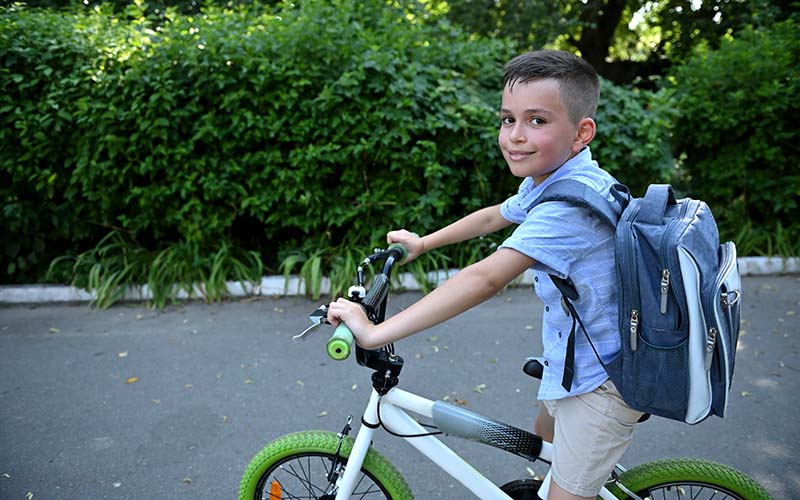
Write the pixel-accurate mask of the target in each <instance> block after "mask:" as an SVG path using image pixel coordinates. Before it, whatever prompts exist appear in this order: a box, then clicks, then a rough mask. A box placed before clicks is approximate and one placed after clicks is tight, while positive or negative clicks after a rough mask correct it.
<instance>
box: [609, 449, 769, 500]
mask: <svg viewBox="0 0 800 500" xmlns="http://www.w3.org/2000/svg"><path fill="white" fill-rule="evenodd" d="M619 481H620V482H621V483H622V484H623V485H625V487H626V488H628V489H629V490H630V491H633V492H634V493H636V494H637V495H639V496H641V497H643V498H644V497H646V496H648V495H649V494H650V493H649V492H650V491H652V490H655V489H658V488H667V487H672V488H676V487H683V488H684V489H687V488H689V487H690V486H689V485H692V486H693V487H697V486H703V487H708V488H715V490H717V491H720V492H725V493H726V494H728V495H730V496H731V497H732V498H737V497H738V498H740V499H742V500H770V498H771V497H770V495H769V493H767V491H766V490H765V489H764V488H763V487H762V486H761V485H760V484H758V483H757V482H755V481H754V480H753V479H752V478H750V477H749V476H747V475H746V474H744V473H742V472H740V471H738V470H736V469H734V468H733V467H729V466H727V465H723V464H720V463H716V462H712V461H710V460H703V459H699V458H668V459H662V460H656V461H653V462H648V463H645V464H642V465H639V466H636V467H634V468H632V469H630V470H628V471H627V472H625V473H624V474H622V475H620V477H619ZM609 489H610V490H611V492H612V493H613V494H614V495H615V496H616V497H617V498H619V499H620V500H622V499H626V498H629V497H628V495H627V494H625V493H623V492H622V491H621V490H620V489H619V488H618V487H617V486H616V485H610V487H609ZM734 495H735V496H734ZM681 498H684V497H681ZM726 498H728V497H726Z"/></svg>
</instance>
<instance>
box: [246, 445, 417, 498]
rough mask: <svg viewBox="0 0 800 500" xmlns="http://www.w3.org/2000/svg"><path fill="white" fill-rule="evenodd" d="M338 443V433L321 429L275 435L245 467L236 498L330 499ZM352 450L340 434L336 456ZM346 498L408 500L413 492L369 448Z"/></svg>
mask: <svg viewBox="0 0 800 500" xmlns="http://www.w3.org/2000/svg"><path fill="white" fill-rule="evenodd" d="M338 446H339V436H338V435H337V434H336V433H333V432H327V431H303V432H298V433H295V434H288V435H286V436H283V437H280V438H278V439H276V440H275V441H273V442H271V443H270V444H268V445H267V446H266V447H265V448H264V449H263V450H261V452H259V453H258V454H257V455H256V456H255V457H254V458H253V460H251V461H250V464H249V465H248V466H247V469H245V472H244V475H243V476H242V481H241V484H240V485H239V500H267V499H269V500H279V499H282V500H287V499H300V498H302V499H312V498H313V499H320V500H333V498H334V496H335V491H334V490H333V485H334V484H335V483H336V479H337V477H338V475H337V474H340V473H341V472H342V471H343V469H342V470H340V471H335V470H334V467H335V458H336V449H337V447H338ZM352 448H353V439H352V438H350V437H345V438H344V440H343V441H342V446H341V449H340V450H339V458H347V457H349V456H350V451H351V450H352ZM332 472H333V474H332ZM351 498H354V499H375V500H377V499H387V500H411V499H413V495H412V494H411V489H410V488H409V487H408V484H406V481H405V480H404V479H403V477H402V476H401V475H400V473H399V472H398V471H397V469H395V467H394V466H393V465H392V464H391V463H390V462H389V461H388V460H386V459H385V458H384V457H383V456H382V455H380V454H379V453H378V452H377V451H375V450H373V449H370V450H369V451H368V452H367V456H366V457H365V458H364V464H363V465H362V467H361V476H360V477H359V478H358V480H357V481H356V489H355V491H354V492H353V495H352V497H351Z"/></svg>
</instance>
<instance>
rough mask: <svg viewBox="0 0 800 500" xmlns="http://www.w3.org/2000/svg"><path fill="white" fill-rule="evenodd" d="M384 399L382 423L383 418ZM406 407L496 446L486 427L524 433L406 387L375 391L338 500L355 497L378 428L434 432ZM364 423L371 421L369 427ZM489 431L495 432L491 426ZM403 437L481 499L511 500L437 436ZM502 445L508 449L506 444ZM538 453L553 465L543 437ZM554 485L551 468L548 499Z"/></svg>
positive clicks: (452, 431) (606, 494)
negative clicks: (366, 457)
mask: <svg viewBox="0 0 800 500" xmlns="http://www.w3.org/2000/svg"><path fill="white" fill-rule="evenodd" d="M379 403H380V422H379V419H378V404H379ZM407 411H408V412H413V413H416V414H418V415H421V416H424V417H427V418H430V419H433V423H434V425H435V426H436V427H438V428H439V429H440V430H442V431H443V432H444V433H446V434H449V435H454V436H458V437H463V438H466V439H472V440H475V441H479V442H483V443H486V444H489V445H491V446H497V445H498V444H499V443H496V442H491V441H493V439H492V438H491V437H489V438H488V439H487V436H486V435H482V434H483V433H484V431H485V430H486V429H485V427H486V426H489V427H491V428H495V429H497V428H499V429H500V430H501V431H503V430H506V431H507V430H511V431H512V432H513V431H519V430H518V429H515V428H513V427H511V426H507V425H505V424H501V423H499V422H495V421H493V420H490V419H486V418H485V417H482V416H480V415H478V414H476V413H472V412H469V411H467V410H463V409H461V408H458V407H456V406H453V405H450V404H447V403H444V402H442V401H432V400H429V399H426V398H423V397H421V396H417V395H415V394H412V393H410V392H407V391H404V390H402V389H398V388H393V389H391V390H390V391H389V392H388V393H387V394H386V395H385V396H383V397H381V396H380V395H379V394H378V393H377V392H376V391H375V390H374V389H373V391H372V395H371V396H370V399H369V403H368V404H367V408H366V410H365V411H364V417H363V420H362V424H361V427H360V428H359V430H358V434H357V436H356V439H355V443H354V444H353V449H352V451H351V452H350V457H349V458H348V460H347V466H346V468H345V472H344V474H343V475H342V477H341V478H340V479H339V481H338V484H337V486H338V490H337V494H336V500H349V499H350V495H351V494H352V492H353V489H354V488H355V485H356V481H357V479H358V476H359V473H360V471H361V465H362V464H363V462H364V457H365V456H366V455H367V451H368V450H369V447H370V445H371V443H372V441H373V437H374V435H375V431H376V430H377V429H378V427H379V426H380V424H383V425H384V426H385V427H386V428H388V429H390V430H391V431H392V432H395V433H397V434H400V435H408V436H413V435H418V434H428V433H429V432H430V431H428V430H426V429H425V428H424V427H422V426H421V425H420V424H419V423H418V422H417V421H416V420H414V419H413V418H412V417H411V416H410V415H409V414H408V413H407ZM365 422H366V423H367V424H368V425H365ZM489 432H492V429H490V430H489ZM520 432H524V431H520ZM526 434H529V433H526ZM529 435H530V434H529ZM531 436H532V435H531ZM501 438H502V437H501ZM403 439H405V440H406V441H407V442H408V443H409V444H411V445H412V446H413V447H414V448H416V449H417V450H418V451H419V452H420V453H422V454H423V455H425V456H426V457H428V458H429V459H430V460H431V461H432V462H433V463H435V464H436V465H437V466H439V467H440V468H441V469H442V470H444V471H445V472H447V473H448V474H449V475H450V476H452V477H453V478H454V479H456V480H457V481H458V482H460V483H461V484H463V485H464V486H465V487H466V488H467V489H468V490H469V491H471V492H472V493H474V494H475V495H476V496H477V497H478V498H480V499H482V500H511V497H509V496H508V495H506V494H505V493H504V492H503V491H501V490H500V487H498V486H497V485H495V484H494V483H492V482H491V481H489V480H488V479H487V478H485V477H484V476H483V474H481V473H480V472H478V471H477V470H475V469H474V468H473V467H472V466H471V465H470V464H468V463H467V462H466V461H464V459H462V458H461V457H460V456H458V455H457V454H456V453H455V452H454V451H453V450H451V449H450V448H448V447H447V446H446V445H445V444H444V443H443V442H442V441H440V440H439V439H436V438H435V437H434V436H432V435H424V436H421V437H405V438H403ZM497 447H500V448H501V449H502V448H503V447H502V446H497ZM538 457H539V458H541V459H542V460H544V461H546V462H548V463H550V462H551V461H552V458H553V445H552V444H550V443H548V442H544V441H543V442H542V443H541V451H540V452H539V453H538ZM549 485H550V472H548V473H547V476H546V477H545V479H544V483H543V485H542V488H541V489H540V490H539V495H540V497H542V498H547V490H548V488H549ZM599 496H600V497H601V498H603V499H604V500H616V497H615V496H614V495H613V494H611V492H610V491H608V489H606V488H605V487H603V489H602V490H601V491H600V494H599Z"/></svg>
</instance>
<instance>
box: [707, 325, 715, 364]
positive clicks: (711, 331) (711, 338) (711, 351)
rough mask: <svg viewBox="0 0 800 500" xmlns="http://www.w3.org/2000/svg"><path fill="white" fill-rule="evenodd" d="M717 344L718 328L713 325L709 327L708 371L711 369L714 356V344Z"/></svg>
mask: <svg viewBox="0 0 800 500" xmlns="http://www.w3.org/2000/svg"><path fill="white" fill-rule="evenodd" d="M716 344H717V329H716V328H714V327H713V326H712V327H711V328H709V329H708V339H706V371H708V370H710V369H711V360H712V359H713V358H714V346H715V345H716Z"/></svg>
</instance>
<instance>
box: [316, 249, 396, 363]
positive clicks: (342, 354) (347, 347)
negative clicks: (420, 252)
mask: <svg viewBox="0 0 800 500" xmlns="http://www.w3.org/2000/svg"><path fill="white" fill-rule="evenodd" d="M378 255H382V256H383V255H385V256H387V263H386V264H387V265H386V267H385V268H384V272H383V273H381V274H378V275H377V276H375V279H374V280H373V281H372V286H371V287H370V289H369V292H367V295H366V297H364V299H363V300H362V301H361V304H360V305H361V307H363V308H364V310H365V312H366V313H367V314H368V315H370V314H372V315H374V314H375V311H376V310H377V309H378V308H379V307H380V306H381V304H383V303H385V302H386V298H387V297H388V295H389V281H390V280H389V275H388V272H389V270H391V266H392V265H393V264H394V263H395V262H400V261H402V260H403V259H405V258H406V257H407V256H408V250H407V249H406V247H405V245H403V244H402V243H392V244H391V245H389V248H387V249H386V250H385V251H384V252H381V253H380V254H378ZM353 344H355V337H354V336H353V332H351V331H350V329H349V328H348V327H347V325H345V324H344V322H342V323H339V326H337V327H336V330H334V332H333V335H331V338H330V339H328V343H327V344H326V347H325V350H326V352H327V353H328V356H330V358H331V359H333V360H335V361H343V360H345V359H347V358H348V357H349V356H350V352H351V351H352V350H353Z"/></svg>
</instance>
